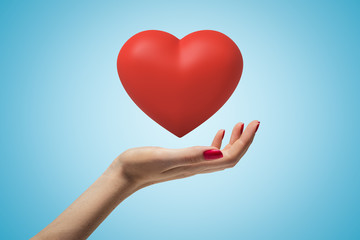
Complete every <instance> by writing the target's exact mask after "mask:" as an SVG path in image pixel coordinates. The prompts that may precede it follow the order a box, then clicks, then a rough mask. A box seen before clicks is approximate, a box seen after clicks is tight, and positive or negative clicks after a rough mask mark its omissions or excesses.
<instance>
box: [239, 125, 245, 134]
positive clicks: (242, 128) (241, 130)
mask: <svg viewBox="0 0 360 240" xmlns="http://www.w3.org/2000/svg"><path fill="white" fill-rule="evenodd" d="M243 131H244V124H242V125H241V128H240V134H242V133H243Z"/></svg>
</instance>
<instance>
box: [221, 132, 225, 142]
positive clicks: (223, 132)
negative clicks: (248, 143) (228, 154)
mask: <svg viewBox="0 0 360 240" xmlns="http://www.w3.org/2000/svg"><path fill="white" fill-rule="evenodd" d="M224 136H225V130H224V131H223V135H222V137H221V140H223V139H224Z"/></svg>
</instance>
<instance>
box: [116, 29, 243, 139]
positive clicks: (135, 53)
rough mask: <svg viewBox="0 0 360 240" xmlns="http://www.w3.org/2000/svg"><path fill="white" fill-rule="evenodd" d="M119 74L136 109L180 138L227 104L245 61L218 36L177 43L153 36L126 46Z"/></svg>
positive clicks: (193, 35)
mask: <svg viewBox="0 0 360 240" xmlns="http://www.w3.org/2000/svg"><path fill="white" fill-rule="evenodd" d="M117 68H118V73H119V77H120V80H121V82H122V84H123V86H124V88H125V90H126V92H127V93H128V94H129V96H130V97H131V99H132V100H133V101H134V102H135V104H136V105H137V106H138V107H139V108H140V109H141V110H142V111H144V113H146V114H147V115H148V116H149V117H150V118H152V119H153V120H154V121H155V122H157V123H158V124H160V125H161V126H163V127H164V128H166V129H167V130H168V131H170V132H172V133H173V134H175V135H176V136H178V137H182V136H184V135H185V134H187V133H189V132H190V131H192V130H193V129H195V128H196V127H198V126H199V125H200V124H202V123H203V122H204V121H206V120H207V119H208V118H210V117H211V116H212V115H213V114H214V113H216V112H217V111H218V110H219V109H220V108H221V107H222V106H223V105H224V104H225V102H226V101H227V100H228V99H229V97H230V96H231V94H232V93H233V92H234V90H235V88H236V86H237V84H238V83H239V81H240V77H241V73H242V69H243V60H242V56H241V53H240V50H239V48H238V47H237V46H236V44H235V43H234V42H233V41H232V40H231V39H230V38H229V37H227V36H226V35H224V34H222V33H220V32H217V31H212V30H203V31H197V32H193V33H191V34H189V35H187V36H185V37H184V38H182V39H180V40H179V39H178V38H176V37H175V36H173V35H171V34H169V33H167V32H163V31H157V30H149V31H143V32H140V33H138V34H135V35H134V36H133V37H131V38H130V39H129V40H128V41H127V42H126V43H125V44H124V46H123V47H122V48H121V50H120V53H119V56H118V60H117Z"/></svg>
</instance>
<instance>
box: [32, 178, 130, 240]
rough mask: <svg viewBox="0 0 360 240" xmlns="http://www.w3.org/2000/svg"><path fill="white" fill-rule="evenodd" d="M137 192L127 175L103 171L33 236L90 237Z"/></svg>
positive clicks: (50, 237) (51, 237)
mask: <svg viewBox="0 0 360 240" xmlns="http://www.w3.org/2000/svg"><path fill="white" fill-rule="evenodd" d="M135 191H136V188H135V186H134V185H133V184H131V183H130V182H129V181H127V180H126V179H125V178H121V177H119V176H111V175H109V174H103V175H101V176H100V177H99V178H98V179H97V180H96V181H95V182H94V183H93V184H92V185H91V186H90V187H89V188H88V189H87V190H86V191H85V192H84V193H83V194H82V195H81V196H80V197H79V198H78V199H76V200H75V201H74V202H73V203H72V204H71V205H70V206H69V207H68V208H67V209H66V210H65V211H64V212H63V213H62V214H61V215H59V217H57V218H56V219H55V220H54V221H53V222H52V223H50V224H49V225H48V226H47V227H46V228H45V229H43V230H42V231H41V232H40V233H39V234H37V235H36V236H35V237H34V238H33V239H69V240H71V239H86V238H87V237H88V236H89V235H90V234H91V233H92V232H93V231H94V230H95V229H96V228H97V227H98V226H99V225H100V223H101V222H102V221H104V219H105V218H106V217H107V216H108V215H109V214H110V213H111V212H112V211H113V210H114V209H115V208H116V207H117V206H118V205H119V204H120V203H121V202H122V201H123V200H124V199H125V198H127V197H128V196H130V195H131V194H132V193H134V192H135Z"/></svg>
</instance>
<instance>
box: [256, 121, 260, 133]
mask: <svg viewBox="0 0 360 240" xmlns="http://www.w3.org/2000/svg"><path fill="white" fill-rule="evenodd" d="M259 126H260V122H259V123H258V125H257V126H256V129H255V132H257V130H258V128H259Z"/></svg>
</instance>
